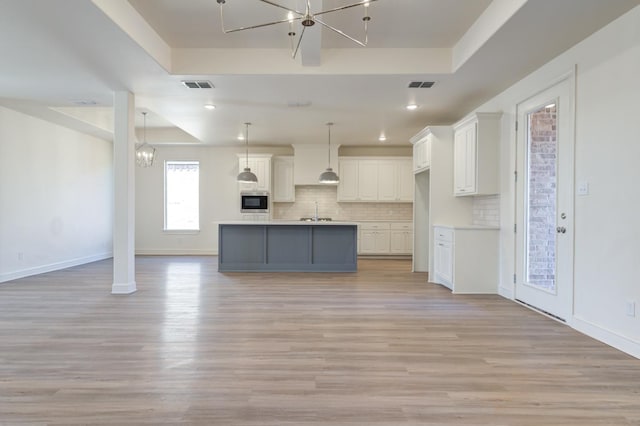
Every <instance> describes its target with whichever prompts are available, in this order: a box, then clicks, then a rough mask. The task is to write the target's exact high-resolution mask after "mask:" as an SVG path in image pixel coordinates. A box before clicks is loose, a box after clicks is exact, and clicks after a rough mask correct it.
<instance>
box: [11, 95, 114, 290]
mask: <svg viewBox="0 0 640 426" xmlns="http://www.w3.org/2000/svg"><path fill="white" fill-rule="evenodd" d="M112 159H113V148H112V145H111V143H110V142H107V141H104V140H101V139H97V138H95V137H92V136H88V135H85V134H82V133H78V132H76V131H73V130H70V129H67V128H65V127H61V126H58V125H55V124H51V123H49V122H46V121H43V120H40V119H36V118H33V117H30V116H28V115H24V114H22V113H18V112H16V111H13V110H10V109H7V108H4V107H0V282H3V281H8V280H12V279H16V278H20V277H25V276H28V275H34V274H38V273H42V272H47V271H52V270H56V269H61V268H65V267H69V266H74V265H78V264H82V263H87V262H90V261H94V260H99V259H104V258H108V257H110V256H111V253H112V246H111V237H112V223H113V214H112V211H113V208H112V199H113V185H112V181H113V174H112V171H111V170H112V163H113V161H112Z"/></svg>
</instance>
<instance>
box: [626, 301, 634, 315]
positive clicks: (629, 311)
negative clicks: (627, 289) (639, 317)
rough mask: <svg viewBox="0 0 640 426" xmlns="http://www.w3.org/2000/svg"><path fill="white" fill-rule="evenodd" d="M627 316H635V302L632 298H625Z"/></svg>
mask: <svg viewBox="0 0 640 426" xmlns="http://www.w3.org/2000/svg"><path fill="white" fill-rule="evenodd" d="M626 306H627V316H630V317H635V316H636V302H635V301H634V300H627V303H626Z"/></svg>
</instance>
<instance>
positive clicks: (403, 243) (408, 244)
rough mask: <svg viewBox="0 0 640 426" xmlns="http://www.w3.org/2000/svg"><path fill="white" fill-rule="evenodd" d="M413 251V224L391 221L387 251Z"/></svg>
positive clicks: (401, 252)
mask: <svg viewBox="0 0 640 426" xmlns="http://www.w3.org/2000/svg"><path fill="white" fill-rule="evenodd" d="M412 251H413V225H411V224H409V223H392V224H391V230H390V231H389V252H390V253H391V254H411V252H412Z"/></svg>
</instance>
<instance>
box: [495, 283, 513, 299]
mask: <svg viewBox="0 0 640 426" xmlns="http://www.w3.org/2000/svg"><path fill="white" fill-rule="evenodd" d="M498 294H499V295H500V296H502V297H504V298H505V299H509V300H513V299H515V295H514V294H513V288H505V287H501V286H498Z"/></svg>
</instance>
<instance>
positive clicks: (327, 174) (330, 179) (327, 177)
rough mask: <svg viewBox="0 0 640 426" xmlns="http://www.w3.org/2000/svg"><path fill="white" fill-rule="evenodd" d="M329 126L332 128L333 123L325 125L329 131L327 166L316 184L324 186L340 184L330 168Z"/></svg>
mask: <svg viewBox="0 0 640 426" xmlns="http://www.w3.org/2000/svg"><path fill="white" fill-rule="evenodd" d="M331 126H333V123H327V129H328V130H329V166H328V167H327V170H325V171H324V172H322V174H321V175H320V179H318V182H320V183H326V184H336V183H340V178H339V177H338V175H337V174H336V172H334V171H333V169H332V168H331Z"/></svg>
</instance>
